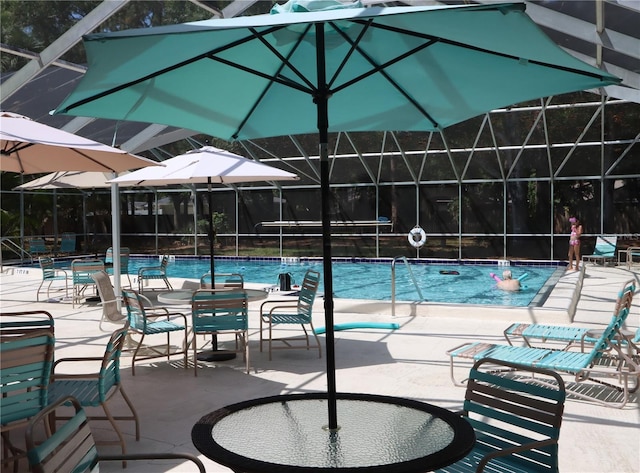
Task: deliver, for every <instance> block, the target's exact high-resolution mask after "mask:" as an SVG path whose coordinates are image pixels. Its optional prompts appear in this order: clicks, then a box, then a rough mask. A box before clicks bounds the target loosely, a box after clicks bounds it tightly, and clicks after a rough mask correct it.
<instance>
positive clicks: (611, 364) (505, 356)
mask: <svg viewBox="0 0 640 473" xmlns="http://www.w3.org/2000/svg"><path fill="white" fill-rule="evenodd" d="M628 315H629V307H625V306H623V307H621V308H620V310H619V311H618V314H617V316H616V317H614V318H613V319H612V320H611V322H610V323H609V325H608V326H607V328H606V329H604V330H603V332H602V335H601V336H600V337H599V338H598V340H597V341H596V343H594V345H593V348H592V349H591V350H590V351H588V352H582V351H573V350H552V349H547V348H531V347H519V346H518V347H515V346H512V345H498V344H494V343H483V342H469V343H465V344H463V345H460V346H458V347H455V348H453V349H451V350H449V351H447V355H449V363H450V374H451V380H452V381H453V383H454V384H456V385H457V386H462V385H463V383H460V382H458V381H457V380H456V379H455V375H454V360H456V359H466V360H470V359H471V360H475V361H477V360H479V359H481V358H493V359H496V360H500V361H506V362H515V363H518V364H520V365H523V366H526V367H534V368H543V369H550V370H553V371H558V372H561V373H565V374H569V375H572V376H573V377H574V380H575V382H576V384H580V383H586V382H592V383H594V384H596V385H599V386H602V385H603V384H606V385H608V386H609V387H613V388H615V389H616V390H618V391H620V392H621V393H622V399H621V400H619V401H616V400H615V399H611V400H610V399H607V398H604V399H601V398H600V397H599V396H598V390H596V389H584V390H581V389H572V390H571V394H572V396H575V397H578V398H582V399H587V400H591V401H595V402H598V403H600V404H602V405H605V406H607V407H616V408H622V407H624V406H625V405H626V404H627V402H628V400H629V394H630V393H633V392H634V391H635V390H636V389H637V388H638V383H639V381H640V362H639V361H638V360H637V359H635V358H634V357H633V356H631V355H629V354H628V353H627V352H626V350H624V349H623V348H622V347H621V346H620V344H619V343H618V340H619V339H620V334H619V330H620V329H621V327H622V326H623V324H624V322H625V320H626V318H627V316H628ZM603 379H607V381H603ZM610 379H614V380H615V381H614V382H615V384H614V382H609V380H610ZM578 388H579V386H578Z"/></svg>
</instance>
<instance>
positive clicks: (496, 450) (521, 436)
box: [436, 358, 566, 473]
mask: <svg viewBox="0 0 640 473" xmlns="http://www.w3.org/2000/svg"><path fill="white" fill-rule="evenodd" d="M523 370H524V371H523ZM565 397H566V391H565V385H564V382H563V380H562V378H561V377H560V376H559V375H558V374H557V373H554V372H553V371H549V370H543V369H538V368H532V367H528V368H523V367H522V366H520V365H518V364H515V363H508V362H504V361H497V360H492V359H489V358H483V359H480V360H478V361H477V362H475V363H474V365H473V367H472V369H471V372H470V374H469V381H468V383H467V390H466V394H465V400H464V405H463V411H462V416H463V417H464V418H465V419H466V420H467V421H468V422H469V423H470V424H471V426H472V427H473V429H474V431H475V434H476V443H475V446H474V447H473V450H471V452H470V453H469V454H468V455H467V456H466V457H464V458H463V459H462V460H459V461H458V462H456V463H454V464H452V465H449V466H448V467H445V468H441V469H439V470H436V472H438V473H462V472H469V473H475V472H482V471H491V472H505V473H506V472H527V473H533V472H548V473H554V472H555V473H557V472H558V438H559V437H560V426H561V424H562V414H563V411H564V402H565Z"/></svg>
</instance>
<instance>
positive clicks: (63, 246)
mask: <svg viewBox="0 0 640 473" xmlns="http://www.w3.org/2000/svg"><path fill="white" fill-rule="evenodd" d="M58 252H59V253H66V254H69V255H70V254H72V253H75V252H76V234H75V233H63V234H62V237H61V238H60V249H59V250H58Z"/></svg>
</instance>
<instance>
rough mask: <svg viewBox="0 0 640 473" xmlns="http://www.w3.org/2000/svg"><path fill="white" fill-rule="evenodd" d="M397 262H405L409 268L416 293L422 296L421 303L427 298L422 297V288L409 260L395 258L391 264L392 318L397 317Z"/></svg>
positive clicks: (403, 257)
mask: <svg viewBox="0 0 640 473" xmlns="http://www.w3.org/2000/svg"><path fill="white" fill-rule="evenodd" d="M397 261H403V262H404V264H405V266H406V267H407V270H408V271H409V277H411V281H412V282H413V285H414V286H415V288H416V291H418V296H420V301H424V300H425V298H424V296H423V295H422V291H421V290H420V286H418V282H417V281H416V278H415V277H414V276H413V270H412V269H411V265H410V264H409V261H408V260H407V257H406V256H396V257H395V258H393V261H392V262H391V316H392V317H395V316H396V262H397Z"/></svg>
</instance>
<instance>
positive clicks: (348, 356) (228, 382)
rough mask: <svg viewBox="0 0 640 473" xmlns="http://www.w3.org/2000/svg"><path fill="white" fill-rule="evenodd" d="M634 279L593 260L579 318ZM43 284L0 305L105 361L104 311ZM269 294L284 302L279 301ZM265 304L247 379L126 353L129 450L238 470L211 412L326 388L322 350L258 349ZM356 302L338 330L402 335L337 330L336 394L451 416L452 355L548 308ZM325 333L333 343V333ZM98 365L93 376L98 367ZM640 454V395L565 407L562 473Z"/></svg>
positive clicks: (632, 321) (3, 297)
mask: <svg viewBox="0 0 640 473" xmlns="http://www.w3.org/2000/svg"><path fill="white" fill-rule="evenodd" d="M630 278H635V279H636V280H638V281H640V273H639V272H638V271H635V272H633V271H629V270H627V269H625V268H623V267H600V266H598V267H596V266H593V265H589V266H588V267H587V268H586V272H585V274H584V279H583V281H582V289H581V291H580V298H579V300H577V306H575V316H574V317H573V319H574V323H575V324H579V325H581V326H592V327H594V328H597V327H603V326H605V325H606V324H607V323H608V321H609V319H610V316H611V314H612V311H613V307H614V301H615V296H616V293H617V291H618V289H619V288H620V286H621V284H622V283H623V282H624V281H626V280H628V279H630ZM39 283H40V276H39V274H38V271H21V270H16V269H7V268H4V269H3V271H2V274H1V280H0V310H1V311H2V312H14V311H25V310H47V311H49V312H50V313H51V314H52V315H53V316H54V318H55V323H56V327H55V330H56V359H59V358H64V357H70V356H101V355H102V352H103V350H104V345H105V343H106V341H107V339H108V336H109V332H103V331H100V330H99V329H98V321H99V320H100V317H101V308H100V306H99V305H97V304H95V303H93V304H83V305H81V306H77V307H76V308H75V309H73V308H72V306H71V303H70V302H68V303H67V302H58V303H52V302H40V303H37V302H35V300H36V297H35V293H36V288H37V287H38V285H39ZM172 284H174V287H177V288H179V287H180V286H181V284H182V281H172ZM572 284H573V287H575V285H576V284H579V281H578V273H575V272H573V273H567V274H566V276H564V277H563V278H562V279H561V281H560V283H559V285H558V291H560V292H558V293H556V294H555V296H553V297H552V300H553V302H552V304H554V305H560V306H562V307H565V308H571V306H572V304H574V303H575V302H576V300H574V298H573V291H572V290H571V289H567V287H563V286H569V287H571V286H572ZM562 291H564V292H562ZM270 297H277V294H272V295H270ZM562 300H564V302H563V301H562ZM259 304H260V302H253V303H251V335H250V338H251V373H250V374H249V375H247V374H245V373H244V371H243V368H244V363H243V361H242V359H241V358H239V359H236V360H233V361H228V362H224V363H218V364H211V363H201V364H200V368H199V372H198V377H197V378H196V377H194V375H193V368H191V369H189V370H185V369H184V366H183V363H182V359H181V358H180V357H179V356H176V357H174V358H173V359H172V361H171V362H170V363H168V362H167V361H166V359H157V360H153V361H150V362H141V363H139V364H136V376H135V377H134V376H132V375H131V363H130V357H129V356H128V355H126V354H124V355H123V358H122V375H123V384H124V386H125V389H126V391H127V393H128V395H129V397H130V398H131V399H132V400H133V402H134V404H135V406H136V409H137V410H138V414H139V416H140V422H141V436H142V437H141V440H140V441H139V442H136V441H135V438H134V436H133V428H132V426H130V425H126V423H123V424H122V425H123V430H124V431H125V432H126V436H127V442H128V443H127V445H128V450H129V452H159V451H162V452H167V451H183V452H190V453H195V454H197V455H198V456H199V457H200V458H201V459H202V461H203V462H204V463H205V466H206V468H207V471H208V472H212V473H217V472H228V471H230V470H229V469H227V468H225V467H223V466H221V465H218V464H216V463H214V462H212V461H210V460H208V459H207V458H206V457H204V456H203V455H200V454H199V453H198V452H197V451H196V450H195V448H194V447H193V444H192V443H191V437H190V432H191V428H192V426H193V424H194V423H195V422H196V421H197V420H198V419H199V418H200V417H201V416H203V415H204V414H206V413H208V412H211V411H213V410H215V409H218V408H220V407H223V406H225V405H227V404H231V403H234V402H238V401H241V400H247V399H252V398H258V397H264V396H270V395H276V394H282V393H296V392H309V391H324V390H326V380H325V376H324V370H325V364H324V363H325V360H324V357H323V358H322V359H318V356H317V352H315V351H309V352H305V351H301V350H296V351H282V352H275V353H274V356H273V361H268V357H267V354H266V353H261V352H260V351H259V350H258V341H257V340H258V333H257V330H258V317H257V310H258V308H259ZM349 307H350V303H349V302H347V301H340V302H338V303H337V304H336V313H335V322H336V323H345V322H353V321H371V322H391V321H392V322H396V323H398V324H400V329H399V330H396V331H393V332H392V331H384V330H373V329H368V330H363V329H359V330H345V331H339V332H336V365H337V386H338V390H339V391H342V392H366V393H375V394H384V395H392V396H400V397H406V398H411V399H416V400H420V401H424V402H428V403H432V404H436V405H439V406H442V407H445V408H448V409H452V410H456V409H459V408H460V406H461V401H462V398H463V396H464V389H463V388H458V387H455V386H454V385H453V383H452V382H451V380H450V378H449V367H448V357H447V356H446V355H445V351H446V350H448V349H450V348H452V347H454V346H456V345H459V344H461V343H463V342H465V341H470V340H484V341H490V342H499V343H505V341H504V338H503V336H502V331H503V330H504V329H505V328H506V326H507V325H506V324H507V321H508V322H515V321H523V322H524V321H531V320H533V319H536V320H537V318H538V313H539V310H531V311H529V310H523V309H513V310H510V309H492V308H486V307H485V308H462V307H460V306H442V305H429V307H428V308H426V309H421V310H420V311H418V312H417V313H418V315H414V314H415V312H413V313H412V311H406V310H400V311H398V312H397V315H396V317H394V318H392V317H391V312H390V311H389V310H387V309H381V308H380V307H379V306H376V307H373V306H372V307H371V309H372V310H371V311H370V312H369V313H368V314H364V313H362V311H361V310H357V311H355V310H350V309H349ZM556 309H557V307H556ZM185 310H186V309H185ZM314 312H315V317H314V324H315V326H316V328H318V327H322V326H324V321H323V311H322V301H321V300H320V301H318V302H317V305H316V307H315V310H314ZM563 319H564V317H562V316H559V318H558V320H557V323H564V322H566V320H563ZM545 322H550V321H549V320H545ZM639 323H640V296H638V295H636V298H635V300H634V303H633V307H632V310H631V314H630V316H629V319H628V321H627V326H628V328H630V329H633V330H635V329H636V327H638V325H639ZM107 325H109V324H107ZM113 328H114V329H115V328H116V326H115V325H113ZM321 338H322V340H323V341H324V336H322V337H321ZM89 370H90V371H95V368H93V367H92V368H89ZM113 403H114V411H118V409H120V408H121V407H123V403H121V402H120V400H119V399H114V401H113ZM259 421H260V420H257V422H259ZM93 427H94V434H95V436H96V438H97V439H107V438H109V439H111V438H113V432H112V431H111V430H110V428H109V425H108V423H104V422H94V423H93ZM12 438H13V439H14V440H16V441H20V439H19V436H16V434H12ZM639 447H640V409H639V406H638V397H637V394H636V395H634V396H633V398H632V400H631V402H629V404H628V405H627V406H626V407H625V408H624V409H612V408H607V407H603V406H600V405H598V404H596V403H593V402H586V401H580V400H575V399H571V400H568V401H567V403H566V407H565V414H564V423H563V426H562V431H561V437H560V470H561V471H562V472H598V473H600V472H616V473H627V472H628V473H631V472H638V471H640V448H639ZM99 450H100V451H103V452H109V453H118V448H117V447H111V446H109V447H106V446H105V447H103V446H99ZM127 470H128V471H131V472H159V471H172V472H181V471H195V470H194V469H193V468H192V467H191V466H190V465H188V464H180V463H176V462H173V463H167V462H160V463H158V462H153V463H147V462H135V463H131V462H130V463H129V466H128V468H127ZM127 470H125V471H127ZM101 471H103V472H112V471H113V472H115V471H122V469H121V466H120V463H117V462H115V463H108V464H106V463H105V464H103V465H101Z"/></svg>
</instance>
